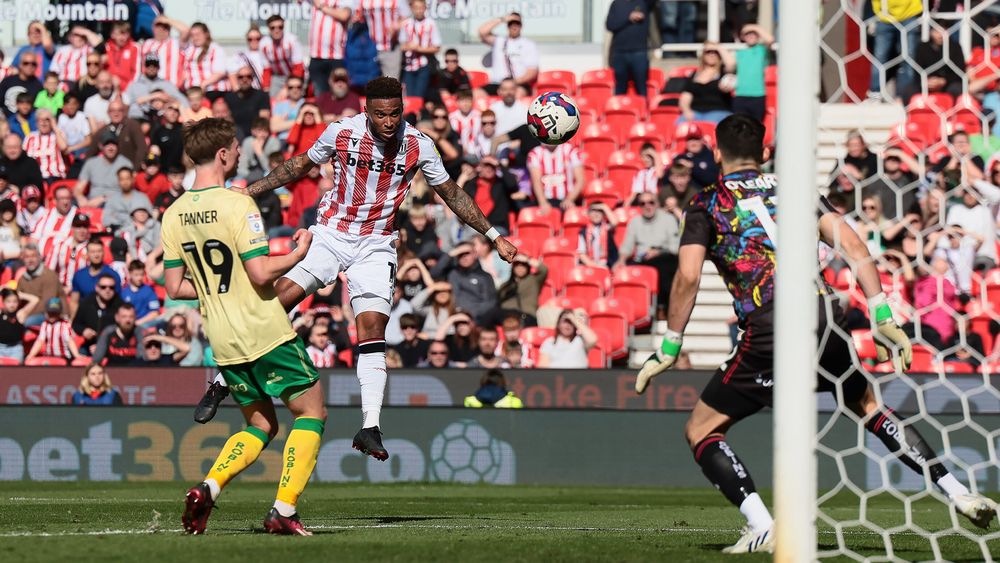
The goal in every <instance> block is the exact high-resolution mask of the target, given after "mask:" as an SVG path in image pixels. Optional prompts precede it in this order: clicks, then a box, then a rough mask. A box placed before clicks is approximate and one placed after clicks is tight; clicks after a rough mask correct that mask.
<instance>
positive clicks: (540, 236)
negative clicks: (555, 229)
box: [517, 225, 553, 257]
mask: <svg viewBox="0 0 1000 563" xmlns="http://www.w3.org/2000/svg"><path fill="white" fill-rule="evenodd" d="M552 234H553V233H552V230H551V229H549V228H548V227H545V226H541V225H526V226H525V227H524V228H521V229H519V230H518V233H517V238H518V239H520V242H521V244H520V246H518V247H517V248H519V249H523V250H522V252H524V253H525V254H527V255H528V256H532V257H534V256H538V255H539V253H540V252H541V250H540V249H541V248H542V245H543V244H545V241H546V240H548V239H549V238H551V237H552Z"/></svg>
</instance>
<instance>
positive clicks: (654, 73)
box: [646, 66, 667, 100]
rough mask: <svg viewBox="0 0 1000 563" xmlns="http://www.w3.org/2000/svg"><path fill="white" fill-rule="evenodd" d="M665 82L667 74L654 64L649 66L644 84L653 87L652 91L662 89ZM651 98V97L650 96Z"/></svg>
mask: <svg viewBox="0 0 1000 563" xmlns="http://www.w3.org/2000/svg"><path fill="white" fill-rule="evenodd" d="M666 83H667V74H666V73H665V72H663V69H662V68H658V67H655V66H651V67H649V74H648V75H647V76H646V84H647V85H648V86H650V87H651V88H652V89H653V92H659V91H660V90H662V89H663V85H664V84H666ZM650 99H651V100H652V99H653V98H652V97H650Z"/></svg>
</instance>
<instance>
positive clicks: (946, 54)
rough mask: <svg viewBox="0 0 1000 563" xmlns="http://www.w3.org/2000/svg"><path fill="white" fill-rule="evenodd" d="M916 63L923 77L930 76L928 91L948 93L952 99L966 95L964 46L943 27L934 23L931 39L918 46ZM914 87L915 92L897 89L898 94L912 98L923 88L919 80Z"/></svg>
mask: <svg viewBox="0 0 1000 563" xmlns="http://www.w3.org/2000/svg"><path fill="white" fill-rule="evenodd" d="M913 61H914V63H915V65H916V67H915V68H916V69H917V72H919V76H921V77H924V76H926V77H927V91H928V92H931V93H935V92H944V93H947V94H950V95H951V96H959V95H961V94H962V93H963V88H964V86H965V85H964V84H963V78H964V77H965V76H966V73H965V56H964V55H963V54H962V47H961V46H960V45H959V44H958V41H955V40H954V39H951V38H950V37H949V36H948V35H947V34H946V32H945V31H944V30H942V29H941V27H940V26H939V24H937V23H934V22H932V23H931V25H930V40H929V41H927V42H921V43H920V44H919V45H917V52H916V55H915V56H914V59H913ZM959 73H961V74H959ZM897 82H898V74H897ZM912 88H913V91H911V92H901V91H899V90H898V88H897V93H899V94H902V95H904V96H909V95H910V94H914V93H917V92H919V90H920V88H921V85H920V84H919V83H917V81H916V80H915V81H914V83H913V84H912Z"/></svg>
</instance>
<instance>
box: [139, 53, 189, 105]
mask: <svg viewBox="0 0 1000 563" xmlns="http://www.w3.org/2000/svg"><path fill="white" fill-rule="evenodd" d="M125 97H126V98H127V99H128V100H129V101H130V103H131V105H130V106H129V110H128V116H129V117H131V118H132V119H143V118H145V119H156V118H158V117H159V116H157V115H156V111H155V110H154V109H153V106H152V102H153V101H156V100H158V101H160V102H161V103H163V104H164V105H166V104H169V103H171V102H173V103H179V104H181V105H187V100H186V99H184V96H182V95H181V91H180V90H178V89H177V86H176V85H174V83H173V82H170V81H169V80H164V79H163V78H160V59H159V58H158V57H157V56H156V55H155V54H149V55H146V57H145V58H144V59H143V64H142V74H140V75H139V77H138V78H136V79H135V80H134V81H133V82H132V83H131V84H129V86H128V89H127V90H125Z"/></svg>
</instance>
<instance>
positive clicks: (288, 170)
mask: <svg viewBox="0 0 1000 563" xmlns="http://www.w3.org/2000/svg"><path fill="white" fill-rule="evenodd" d="M314 166H316V163H315V162H313V161H312V159H311V158H309V155H308V153H302V154H297V155H295V156H293V157H292V158H289V159H288V160H286V161H284V162H282V163H281V164H280V165H278V167H277V168H275V169H274V170H272V171H271V173H270V174H268V175H267V176H264V177H263V178H261V179H260V180H257V181H256V182H254V183H252V184H250V185H249V186H247V195H249V196H250V197H255V196H257V195H260V194H262V193H264V192H270V191H273V190H276V189H278V188H280V187H281V186H287V185H288V184H291V183H292V182H295V181H297V180H299V179H300V178H302V177H304V176H305V175H306V174H307V173H308V172H309V171H310V170H312V168H313V167H314Z"/></svg>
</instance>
